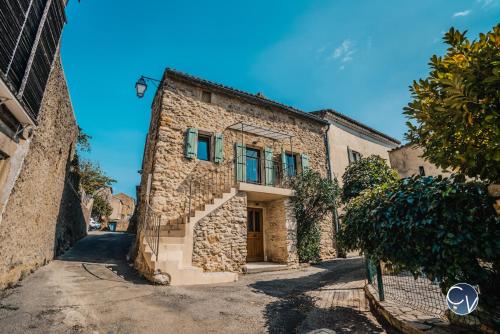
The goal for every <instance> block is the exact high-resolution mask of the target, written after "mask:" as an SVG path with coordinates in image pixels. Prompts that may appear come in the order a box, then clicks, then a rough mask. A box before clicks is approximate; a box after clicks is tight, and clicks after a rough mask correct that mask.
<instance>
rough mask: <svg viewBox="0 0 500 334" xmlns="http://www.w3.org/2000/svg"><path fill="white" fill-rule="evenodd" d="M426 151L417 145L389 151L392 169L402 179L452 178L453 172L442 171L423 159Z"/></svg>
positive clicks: (408, 145)
mask: <svg viewBox="0 0 500 334" xmlns="http://www.w3.org/2000/svg"><path fill="white" fill-rule="evenodd" d="M423 154H424V150H423V149H422V148H421V147H419V146H415V145H410V144H406V145H402V146H400V147H397V148H394V149H392V150H391V151H389V158H390V160H391V167H392V168H394V169H395V170H396V171H397V172H398V174H399V176H400V177H401V178H404V177H410V176H413V175H420V176H438V175H442V176H450V175H451V172H449V171H446V170H442V169H441V168H439V167H437V166H436V165H434V164H433V163H430V162H429V161H427V160H426V159H424V158H423Z"/></svg>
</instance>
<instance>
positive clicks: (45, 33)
mask: <svg viewBox="0 0 500 334" xmlns="http://www.w3.org/2000/svg"><path fill="white" fill-rule="evenodd" d="M65 21H66V17H65V15H64V5H63V3H62V1H61V0H53V1H52V3H51V5H50V8H49V12H48V14H47V19H46V21H45V24H44V26H43V30H42V34H41V36H40V41H39V43H38V47H37V50H36V53H35V57H34V59H33V64H32V66H31V69H30V72H29V75H28V79H27V82H26V86H25V88H24V91H23V96H22V100H23V102H24V103H25V104H26V106H27V107H28V108H29V112H30V113H31V115H32V116H33V118H35V119H36V118H37V117H38V111H39V109H40V104H41V102H42V98H43V93H44V91H45V86H46V84H47V80H48V78H49V74H50V70H51V67H52V62H53V61H54V56H55V53H56V50H57V46H58V44H59V39H60V37H61V33H62V29H63V26H64V23H65Z"/></svg>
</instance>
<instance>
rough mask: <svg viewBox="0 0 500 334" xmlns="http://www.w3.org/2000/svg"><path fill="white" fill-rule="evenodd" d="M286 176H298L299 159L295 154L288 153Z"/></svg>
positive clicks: (286, 156)
mask: <svg viewBox="0 0 500 334" xmlns="http://www.w3.org/2000/svg"><path fill="white" fill-rule="evenodd" d="M285 159H286V175H288V176H295V175H296V174H297V159H296V157H295V155H294V154H291V153H286V155H285Z"/></svg>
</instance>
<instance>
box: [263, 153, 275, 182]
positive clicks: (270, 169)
mask: <svg viewBox="0 0 500 334" xmlns="http://www.w3.org/2000/svg"><path fill="white" fill-rule="evenodd" d="M264 165H265V169H266V172H265V178H266V179H265V184H266V186H273V185H274V183H275V181H274V179H275V176H274V175H275V171H274V162H273V149H272V148H270V147H266V148H264Z"/></svg>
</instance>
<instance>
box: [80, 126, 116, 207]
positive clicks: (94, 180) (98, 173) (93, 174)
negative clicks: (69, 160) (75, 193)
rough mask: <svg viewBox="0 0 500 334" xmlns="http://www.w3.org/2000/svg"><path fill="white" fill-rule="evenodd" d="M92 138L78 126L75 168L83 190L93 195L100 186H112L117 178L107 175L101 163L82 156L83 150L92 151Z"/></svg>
mask: <svg viewBox="0 0 500 334" xmlns="http://www.w3.org/2000/svg"><path fill="white" fill-rule="evenodd" d="M90 139H92V137H91V136H89V135H88V134H86V133H85V132H84V131H83V129H82V128H80V127H78V138H77V151H76V154H75V157H74V159H73V170H74V173H76V174H77V176H78V178H79V181H80V186H81V187H82V188H83V190H84V191H85V192H86V193H87V194H89V195H93V194H94V193H95V192H96V191H97V190H99V189H100V188H103V187H109V186H111V185H112V184H113V183H115V182H116V180H114V179H112V178H111V177H109V176H107V175H106V174H105V173H104V171H103V170H102V169H101V167H100V166H99V164H97V163H94V162H92V161H90V160H87V159H83V158H82V157H81V153H82V152H90V150H91V146H90ZM94 205H95V204H94Z"/></svg>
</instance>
